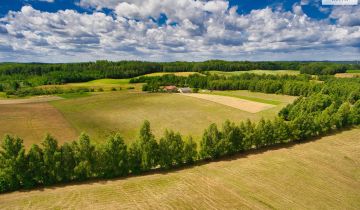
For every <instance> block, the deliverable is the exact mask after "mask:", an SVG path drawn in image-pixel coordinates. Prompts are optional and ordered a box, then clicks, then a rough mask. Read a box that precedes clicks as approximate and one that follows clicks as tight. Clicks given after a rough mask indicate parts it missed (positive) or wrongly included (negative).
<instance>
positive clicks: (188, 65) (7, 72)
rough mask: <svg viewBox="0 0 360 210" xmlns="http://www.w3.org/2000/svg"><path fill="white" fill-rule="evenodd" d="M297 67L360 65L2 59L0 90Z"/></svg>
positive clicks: (314, 70)
mask: <svg viewBox="0 0 360 210" xmlns="http://www.w3.org/2000/svg"><path fill="white" fill-rule="evenodd" d="M254 69H262V70H287V69H292V70H300V71H301V72H302V73H306V74H318V75H323V74H335V73H337V72H344V71H346V70H347V69H360V66H359V65H357V64H338V63H330V62H317V63H313V62H285V61H276V62H249V61H222V60H209V61H204V62H143V61H119V62H112V61H96V62H86V63H57V64H46V63H2V64H0V91H7V90H17V89H18V88H23V87H36V86H40V85H48V84H64V83H71V82H86V81H90V80H95V79H103V78H114V79H121V78H133V77H136V76H140V75H144V74H148V73H154V72H177V71H195V72H206V71H210V70H218V71H248V70H254Z"/></svg>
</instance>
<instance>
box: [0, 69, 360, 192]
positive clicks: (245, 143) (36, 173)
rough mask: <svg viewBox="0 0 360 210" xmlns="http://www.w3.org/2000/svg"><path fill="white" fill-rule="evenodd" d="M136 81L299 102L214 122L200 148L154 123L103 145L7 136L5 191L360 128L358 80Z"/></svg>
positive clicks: (0, 153) (1, 188)
mask: <svg viewBox="0 0 360 210" xmlns="http://www.w3.org/2000/svg"><path fill="white" fill-rule="evenodd" d="M138 81H142V82H144V81H145V82H147V83H148V85H149V83H154V84H155V83H157V85H159V84H180V83H181V84H186V85H190V86H193V87H201V88H204V87H206V88H208V87H210V88H213V89H215V88H218V89H239V88H241V89H249V90H252V91H258V92H274V93H281V94H291V95H298V96H299V98H298V99H297V100H295V101H294V102H293V103H292V104H289V105H288V106H286V107H285V108H283V109H282V110H281V111H280V112H279V116H278V117H277V118H275V119H273V120H260V121H259V122H256V123H255V122H251V121H250V120H247V121H243V122H237V123H233V122H229V121H226V122H225V123H224V124H223V126H222V127H221V128H218V126H217V125H216V124H211V125H210V126H209V127H208V128H207V129H206V130H205V131H204V133H203V136H202V139H201V140H200V144H199V145H197V144H196V143H195V141H194V140H193V139H192V138H191V137H188V138H186V140H184V139H183V136H182V135H181V134H179V133H175V132H173V131H169V130H167V131H166V132H165V133H164V135H163V137H161V138H160V139H158V138H156V137H155V136H154V135H153V134H152V132H151V129H150V123H149V122H148V121H145V122H144V124H143V126H142V127H141V129H140V132H139V137H138V139H136V140H135V141H134V142H133V143H132V144H130V145H126V144H125V143H124V141H123V139H122V138H121V137H120V135H118V134H117V135H114V136H112V137H110V138H109V139H108V140H107V141H106V142H105V143H103V144H100V145H94V144H92V143H91V141H90V137H89V136H87V135H86V134H82V135H81V136H80V138H79V140H77V141H74V142H69V143H65V144H63V145H58V143H57V141H56V139H54V138H53V137H51V136H50V135H48V136H47V137H46V138H45V139H44V141H43V142H42V143H41V145H33V146H32V147H31V148H30V150H29V151H25V148H24V146H23V141H22V139H20V138H17V137H12V136H6V137H5V138H4V140H3V141H2V144H1V150H0V169H1V170H0V192H7V191H12V190H17V189H22V188H32V187H35V186H44V185H45V186H47V185H52V184H55V183H65V182H71V181H79V180H80V181H81V180H87V179H91V178H111V177H120V176H126V175H128V174H139V173H142V172H146V171H149V170H154V169H158V168H163V169H168V168H173V167H178V166H181V165H184V164H192V163H193V162H194V161H201V160H204V159H205V160H207V159H210V160H212V159H217V158H220V157H223V156H229V155H233V154H236V153H239V152H244V151H247V150H253V149H258V148H262V147H267V146H271V145H274V144H280V143H288V142H293V141H303V140H306V139H309V138H312V137H316V136H321V135H325V134H328V133H329V132H332V131H335V130H338V129H342V128H344V127H349V126H353V125H359V124H360V100H359V99H360V78H351V79H345V78H344V79H336V78H333V77H324V79H323V81H321V82H314V81H312V80H311V79H310V78H309V77H308V76H306V75H302V76H266V75H254V74H243V75H240V76H235V77H228V78H227V77H219V76H212V75H209V76H201V75H194V76H191V77H189V78H183V77H176V76H174V75H170V76H162V77H154V78H151V79H149V78H146V77H141V78H139V79H138V80H137V81H133V82H138ZM233 83H234V84H233ZM190 123H191V122H190Z"/></svg>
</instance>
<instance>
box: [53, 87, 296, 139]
mask: <svg viewBox="0 0 360 210" xmlns="http://www.w3.org/2000/svg"><path fill="white" fill-rule="evenodd" d="M262 95H264V96H266V97H271V96H269V95H266V94H262ZM274 96H276V95H274ZM258 97H260V95H258ZM285 98H286V99H287V100H286V101H281V102H280V104H279V105H277V106H275V107H274V108H271V109H268V110H265V111H262V112H259V113H249V112H246V111H242V110H239V109H236V108H232V107H229V106H225V105H221V104H218V103H215V102H210V101H206V100H203V99H198V98H192V97H187V96H182V95H179V94H168V93H141V92H135V91H133V92H132V91H120V92H108V93H103V94H97V95H92V96H89V97H82V98H74V99H67V100H59V101H53V102H51V104H52V105H53V106H55V107H56V108H57V109H58V110H59V111H60V112H61V113H62V114H63V115H64V117H65V118H66V120H67V121H68V122H69V123H70V124H71V125H72V126H73V127H74V128H75V129H76V130H77V131H78V132H83V131H84V132H86V133H88V134H89V135H90V136H91V137H92V139H93V140H94V141H95V142H102V141H104V140H105V139H106V138H107V137H108V136H109V135H110V134H114V133H116V132H119V133H120V134H121V136H123V137H124V138H125V141H126V142H129V141H133V140H134V139H136V138H137V136H138V132H139V129H140V127H141V125H142V123H143V122H144V120H149V121H150V123H151V127H152V130H153V132H154V134H155V135H156V136H157V137H158V138H160V137H161V136H162V135H163V133H164V131H165V129H172V130H174V131H178V132H180V133H181V134H182V135H184V136H187V135H192V136H193V137H194V138H195V139H196V140H198V139H200V138H201V135H202V133H203V131H204V129H205V128H207V127H208V126H209V125H210V124H211V123H217V124H219V125H221V124H222V123H223V122H224V121H225V120H227V119H229V120H231V121H234V122H240V121H242V120H246V119H251V120H259V119H260V118H261V117H266V118H267V117H269V118H273V117H274V116H276V115H277V113H278V110H280V109H281V108H282V107H284V106H285V105H286V104H287V103H288V101H291V100H293V99H294V97H290V96H286V97H285Z"/></svg>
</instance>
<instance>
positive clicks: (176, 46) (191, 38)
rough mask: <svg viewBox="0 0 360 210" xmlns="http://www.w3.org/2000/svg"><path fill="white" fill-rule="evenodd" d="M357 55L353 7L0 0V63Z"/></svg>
mask: <svg viewBox="0 0 360 210" xmlns="http://www.w3.org/2000/svg"><path fill="white" fill-rule="evenodd" d="M99 59H108V60H153V61H174V60H188V61H193V60H207V59H225V60H360V6H359V5H356V6H324V5H322V4H321V1H319V0H288V1H269V0H262V1H260V0H237V1H236V0H230V1H226V0H208V1H205V0H198V1H196V0H177V1H174V0H76V1H72V0H1V2H0V62H3V61H20V62H78V61H92V60H99Z"/></svg>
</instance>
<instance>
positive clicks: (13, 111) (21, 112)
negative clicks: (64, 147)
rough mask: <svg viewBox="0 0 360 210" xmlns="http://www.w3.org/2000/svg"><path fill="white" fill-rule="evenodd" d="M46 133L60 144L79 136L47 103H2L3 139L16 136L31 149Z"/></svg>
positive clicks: (0, 130) (0, 109) (0, 123)
mask: <svg viewBox="0 0 360 210" xmlns="http://www.w3.org/2000/svg"><path fill="white" fill-rule="evenodd" d="M19 100H21V99H19ZM26 100H27V99H23V100H21V102H23V101H26ZM30 100H31V99H30ZM7 101H9V100H7ZM46 133H50V134H52V135H53V136H55V137H56V138H57V140H58V141H59V142H60V143H63V142H64V141H69V140H74V139H76V138H77V137H78V135H79V133H77V131H76V130H75V129H74V128H73V127H72V126H71V125H70V124H69V123H68V122H67V121H66V120H65V118H64V117H63V115H62V114H61V112H59V111H58V110H57V109H56V108H55V107H53V106H52V105H50V104H48V103H47V102H41V103H19V104H1V103H0V136H1V139H2V138H3V137H4V135H5V134H11V135H16V136H19V137H21V138H23V139H24V144H25V146H26V147H28V148H29V147H30V146H31V144H34V143H40V142H41V141H42V140H43V139H44V137H45V135H46Z"/></svg>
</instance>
